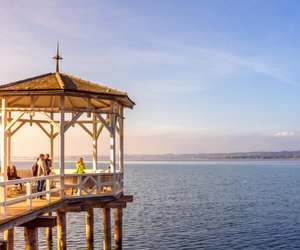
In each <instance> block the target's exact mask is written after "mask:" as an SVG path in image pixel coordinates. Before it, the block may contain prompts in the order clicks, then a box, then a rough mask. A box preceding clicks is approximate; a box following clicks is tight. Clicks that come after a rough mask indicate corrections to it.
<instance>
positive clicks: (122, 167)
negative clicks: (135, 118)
mask: <svg viewBox="0 0 300 250" xmlns="http://www.w3.org/2000/svg"><path fill="white" fill-rule="evenodd" d="M119 115H120V117H119V129H120V131H119V138H120V142H119V143H120V149H119V161H120V163H119V164H120V169H119V170H120V171H123V169H124V127H123V125H124V120H123V119H124V118H123V107H122V106H120V112H119Z"/></svg>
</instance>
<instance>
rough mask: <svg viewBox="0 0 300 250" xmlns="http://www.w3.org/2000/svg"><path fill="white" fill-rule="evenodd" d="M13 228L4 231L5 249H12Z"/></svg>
mask: <svg viewBox="0 0 300 250" xmlns="http://www.w3.org/2000/svg"><path fill="white" fill-rule="evenodd" d="M14 231H15V230H14V228H11V229H8V230H6V231H5V232H4V240H6V241H7V250H14Z"/></svg>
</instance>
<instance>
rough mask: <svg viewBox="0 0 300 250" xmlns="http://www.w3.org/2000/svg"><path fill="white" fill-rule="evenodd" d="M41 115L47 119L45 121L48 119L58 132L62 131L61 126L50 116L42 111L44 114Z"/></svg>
mask: <svg viewBox="0 0 300 250" xmlns="http://www.w3.org/2000/svg"><path fill="white" fill-rule="evenodd" d="M40 113H41V114H42V115H43V116H44V117H45V119H46V120H47V121H48V122H49V123H50V124H52V125H53V126H54V127H55V128H56V131H61V130H60V126H59V125H58V124H57V123H56V122H55V121H53V120H52V119H51V117H50V116H48V115H47V114H46V112H44V111H42V112H40Z"/></svg>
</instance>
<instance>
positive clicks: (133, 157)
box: [14, 150, 300, 161]
mask: <svg viewBox="0 0 300 250" xmlns="http://www.w3.org/2000/svg"><path fill="white" fill-rule="evenodd" d="M78 157H83V158H84V159H85V160H86V161H89V160H92V156H91V155H80V156H67V157H66V160H68V161H76V160H77V159H78ZM124 158H125V160H128V161H197V160H227V159H237V160H238V159H241V160H242V159H297V158H300V150H299V151H280V152H265V151H260V152H245V153H243V152H241V153H212V154H202V153H199V154H126V155H125V156H124ZM14 159H15V160H32V157H24V156H19V157H14ZM57 160H58V158H57ZM99 160H109V156H100V157H99Z"/></svg>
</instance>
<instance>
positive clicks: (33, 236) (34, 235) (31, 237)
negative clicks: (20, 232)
mask: <svg viewBox="0 0 300 250" xmlns="http://www.w3.org/2000/svg"><path fill="white" fill-rule="evenodd" d="M24 238H25V249H26V250H38V249H39V247H38V228H37V227H24Z"/></svg>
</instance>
